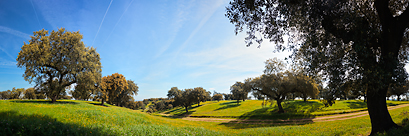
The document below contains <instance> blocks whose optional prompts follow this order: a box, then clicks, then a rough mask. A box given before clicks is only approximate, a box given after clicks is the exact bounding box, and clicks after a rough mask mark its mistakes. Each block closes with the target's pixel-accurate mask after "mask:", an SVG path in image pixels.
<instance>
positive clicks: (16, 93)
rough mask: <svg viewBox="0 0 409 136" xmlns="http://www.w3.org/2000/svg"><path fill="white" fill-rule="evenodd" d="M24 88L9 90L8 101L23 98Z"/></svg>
mask: <svg viewBox="0 0 409 136" xmlns="http://www.w3.org/2000/svg"><path fill="white" fill-rule="evenodd" d="M23 93H24V88H17V89H16V88H15V87H13V90H11V94H10V99H21V98H22V97H23Z"/></svg>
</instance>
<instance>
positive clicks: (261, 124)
mask: <svg viewBox="0 0 409 136" xmlns="http://www.w3.org/2000/svg"><path fill="white" fill-rule="evenodd" d="M311 123H313V121H312V120H305V121H300V122H271V121H270V122H268V121H261V122H236V121H231V122H228V123H220V124H219V125H223V126H226V127H228V128H230V129H246V128H260V127H276V126H296V125H305V124H311Z"/></svg>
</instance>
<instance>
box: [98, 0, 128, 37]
mask: <svg viewBox="0 0 409 136" xmlns="http://www.w3.org/2000/svg"><path fill="white" fill-rule="evenodd" d="M133 1H134V0H132V1H131V3H129V5H128V6H127V7H126V9H125V11H124V13H122V15H121V17H119V19H118V21H117V22H116V24H115V26H114V28H113V29H112V30H111V33H109V35H108V38H106V39H105V41H104V43H103V44H102V45H104V44H105V43H106V42H107V40H108V39H109V37H111V34H112V32H114V30H115V28H116V26H117V25H118V23H119V21H121V19H122V16H124V14H125V12H126V11H128V8H129V6H131V4H132V2H133Z"/></svg>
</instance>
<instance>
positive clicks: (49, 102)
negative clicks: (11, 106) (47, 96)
mask: <svg viewBox="0 0 409 136" xmlns="http://www.w3.org/2000/svg"><path fill="white" fill-rule="evenodd" d="M10 102H15V103H36V104H78V102H73V101H56V102H54V103H51V101H46V100H10Z"/></svg>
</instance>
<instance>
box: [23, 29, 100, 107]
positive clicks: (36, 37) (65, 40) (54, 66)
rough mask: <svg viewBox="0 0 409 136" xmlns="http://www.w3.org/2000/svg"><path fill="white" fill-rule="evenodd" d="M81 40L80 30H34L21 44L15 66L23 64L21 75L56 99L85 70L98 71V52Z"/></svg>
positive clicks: (89, 71)
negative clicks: (23, 69)
mask: <svg viewBox="0 0 409 136" xmlns="http://www.w3.org/2000/svg"><path fill="white" fill-rule="evenodd" d="M81 40H82V34H80V32H79V31H77V32H69V31H66V30H65V29H64V28H60V29H59V30H58V31H54V30H53V31H52V32H51V33H49V32H48V31H47V30H44V29H43V30H40V31H36V32H34V33H33V36H31V39H30V40H29V41H28V43H25V42H24V45H23V47H21V51H20V52H19V54H18V57H17V66H18V67H21V68H22V67H25V72H24V74H23V77H24V79H25V80H26V81H28V82H30V83H31V82H35V83H36V85H37V86H41V87H42V88H45V89H46V90H44V91H45V93H46V95H47V96H48V97H49V98H50V99H51V100H52V102H55V101H56V100H57V98H58V97H59V96H60V95H62V94H64V92H65V88H66V87H67V86H70V85H72V84H74V83H77V82H78V78H79V77H81V76H82V75H83V74H84V73H100V72H101V63H100V58H99V54H98V53H97V52H96V50H95V48H92V47H85V44H84V43H83V42H82V41H81Z"/></svg>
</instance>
